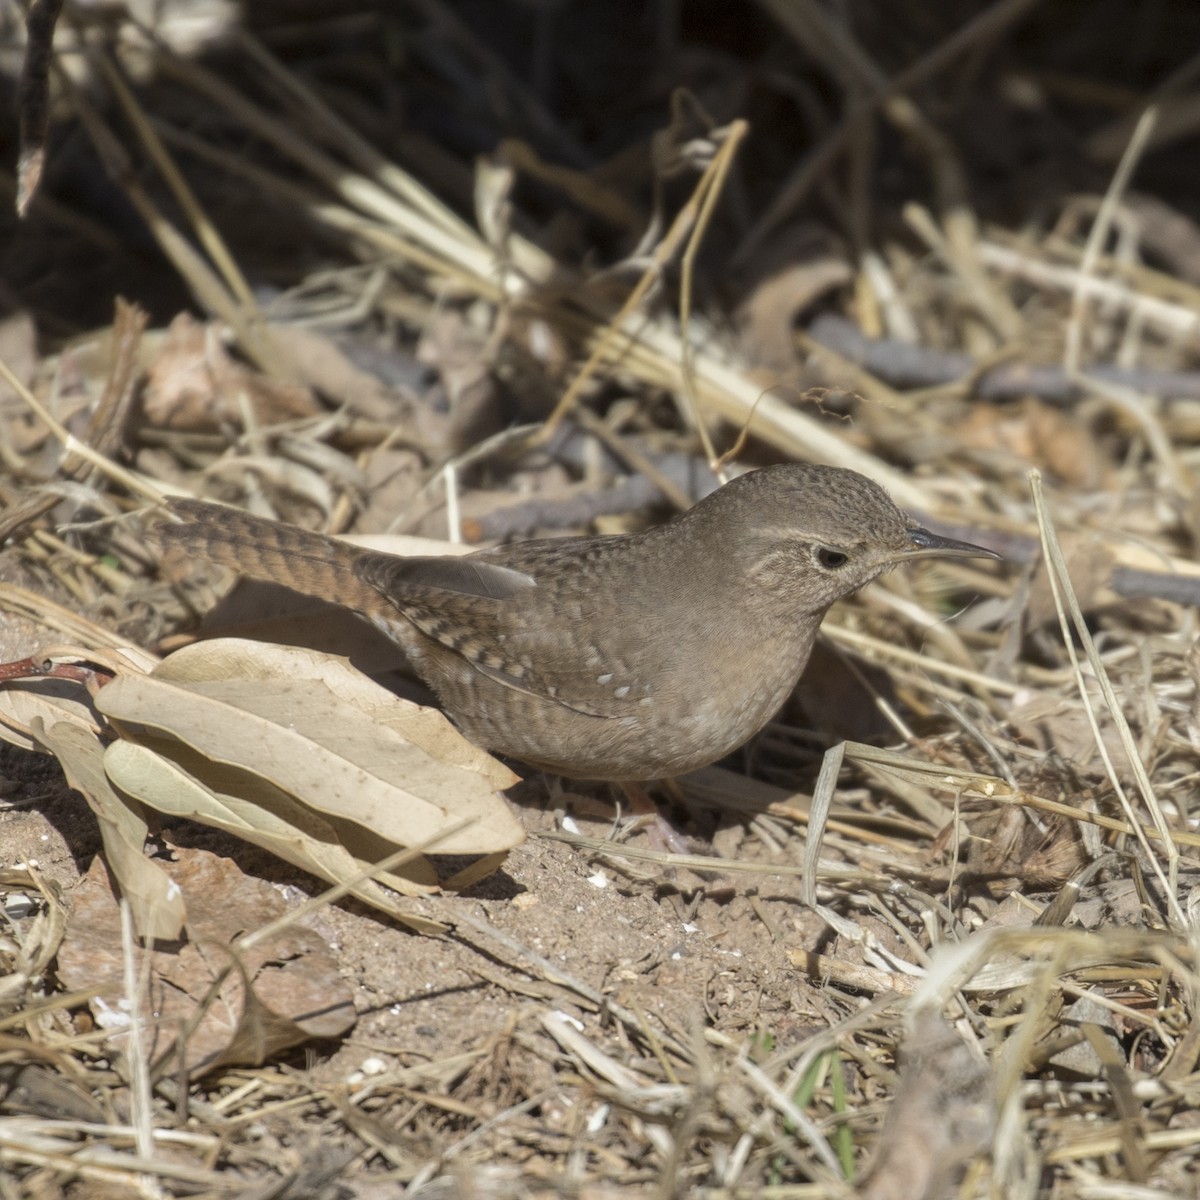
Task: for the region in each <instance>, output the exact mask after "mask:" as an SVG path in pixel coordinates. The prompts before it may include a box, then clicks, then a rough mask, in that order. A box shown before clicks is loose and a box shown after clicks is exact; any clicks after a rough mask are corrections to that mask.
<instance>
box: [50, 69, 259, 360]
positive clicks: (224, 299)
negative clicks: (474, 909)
mask: <svg viewBox="0 0 1200 1200" xmlns="http://www.w3.org/2000/svg"><path fill="white" fill-rule="evenodd" d="M56 75H57V77H58V80H59V83H60V85H61V86H62V87H63V89H64V91H66V93H67V95H68V96H69V98H70V100H71V104H72V107H73V108H74V110H75V112H76V114H77V115H78V116H79V118H80V120H81V122H82V124H83V126H84V128H85V129H86V130H87V133H88V136H89V137H90V138H91V139H92V144H93V146H94V147H95V149H96V153H97V155H98V157H99V158H100V161H101V162H102V163H103V164H104V168H105V170H106V171H107V172H108V174H109V177H110V178H111V179H112V180H113V182H114V183H116V184H117V186H118V187H120V188H121V189H122V191H123V192H124V193H125V195H126V197H127V198H128V199H129V201H130V202H131V203H132V204H133V206H134V208H136V209H137V211H138V215H139V216H140V217H141V218H142V220H143V221H145V223H146V225H147V227H148V228H149V229H150V232H151V233H152V234H153V235H154V237H155V239H156V241H157V242H158V244H159V248H160V249H161V250H162V251H163V253H164V254H165V255H166V257H167V258H168V259H169V260H170V261H171V263H172V265H173V266H174V267H175V269H176V270H177V271H178V272H179V274H180V275H181V276H182V277H183V279H184V280H185V281H186V282H187V284H188V285H189V287H190V288H191V290H192V294H193V295H194V296H195V298H196V301H197V302H198V303H199V305H200V306H201V307H202V308H203V309H205V310H206V311H207V312H208V313H210V314H211V315H212V316H215V317H217V318H219V319H220V320H222V321H224V322H225V323H226V324H227V325H228V326H229V327H230V328H231V329H232V330H233V331H234V332H235V334H236V335H237V337H238V340H239V342H240V343H241V345H242V348H243V349H244V350H245V352H246V353H247V354H248V355H249V356H250V357H252V358H253V359H254V360H255V361H256V362H258V363H259V364H260V365H262V366H264V367H265V368H267V369H270V367H271V364H272V362H273V360H274V358H275V357H276V355H275V353H274V342H273V340H269V339H267V338H266V336H265V334H266V331H265V330H264V329H263V328H261V327H259V326H257V325H255V324H254V323H252V322H250V321H248V320H247V318H246V314H245V312H244V311H243V309H242V307H241V305H240V304H238V302H237V300H236V299H235V298H234V297H233V296H232V295H231V294H230V293H229V291H228V290H227V289H226V287H225V285H224V284H223V283H222V282H221V280H220V279H219V278H218V277H217V276H216V274H215V273H214V272H213V270H212V268H211V267H209V265H208V264H207V263H206V262H205V261H204V259H203V258H202V257H201V256H200V255H199V254H198V253H197V252H196V250H195V249H194V248H193V247H192V246H191V245H190V244H189V243H188V241H187V239H186V238H184V237H183V235H182V234H181V233H180V232H179V231H178V230H177V229H176V228H175V227H174V226H173V225H172V224H171V223H170V222H169V221H168V220H167V219H166V218H165V217H164V216H163V215H162V213H161V212H160V211H159V209H158V208H157V206H156V205H155V204H154V202H153V201H152V200H151V199H150V197H149V196H148V195H147V193H146V191H145V189H144V188H143V187H142V186H141V184H140V183H139V182H138V181H137V180H136V179H135V178H134V175H133V172H132V170H131V169H130V166H129V156H128V155H127V154H126V153H125V149H124V147H123V146H122V145H121V143H120V142H119V141H118V140H117V138H116V137H115V136H114V134H113V132H112V130H111V129H109V127H108V126H107V125H106V124H105V122H104V121H103V119H102V118H101V117H100V115H99V113H98V112H97V111H96V110H95V108H94V107H93V106H92V104H91V103H90V102H89V101H88V99H87V97H86V96H85V95H84V93H83V92H82V91H81V90H80V89H79V88H78V87H76V85H75V84H74V83H73V82H72V81H71V79H70V78H69V77H68V76H67V74H66V72H65V71H63V70H61V68H59V69H56Z"/></svg>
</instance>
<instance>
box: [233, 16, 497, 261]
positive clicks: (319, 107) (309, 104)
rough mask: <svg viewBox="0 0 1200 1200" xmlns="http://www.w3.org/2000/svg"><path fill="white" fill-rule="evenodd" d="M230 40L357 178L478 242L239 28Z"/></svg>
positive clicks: (467, 228) (425, 190)
mask: <svg viewBox="0 0 1200 1200" xmlns="http://www.w3.org/2000/svg"><path fill="white" fill-rule="evenodd" d="M232 36H233V38H234V40H235V42H236V43H237V44H238V45H239V46H241V47H242V49H244V50H245V51H246V52H247V53H248V54H250V56H251V57H252V58H253V59H254V60H255V62H256V63H257V64H258V65H259V66H261V67H262V68H263V70H264V71H265V72H266V73H267V76H268V78H269V79H270V80H271V81H272V82H274V83H275V84H277V85H278V86H279V88H280V90H281V91H282V92H283V94H284V95H285V96H286V97H287V98H288V99H290V100H291V101H293V102H294V103H296V104H298V105H300V106H301V108H302V113H301V116H302V117H303V118H304V119H303V120H302V121H301V122H300V123H301V124H302V125H303V126H304V128H306V129H313V128H315V129H316V130H317V131H318V132H321V133H324V135H325V137H326V140H327V141H328V142H329V144H330V145H331V146H334V147H336V148H337V149H338V150H339V151H340V152H341V153H342V154H344V155H345V156H346V158H347V159H348V160H349V161H350V162H351V163H352V164H353V165H354V166H355V167H356V168H357V169H358V170H359V171H360V172H361V173H362V174H363V175H365V176H367V177H368V178H371V179H374V180H377V181H378V182H379V183H381V184H383V185H385V186H386V187H389V188H391V190H392V191H393V192H395V193H396V195H397V196H399V197H400V198H401V199H402V200H403V201H405V202H406V203H407V204H411V205H412V206H413V208H415V209H417V210H418V211H419V212H421V213H423V214H424V215H425V216H427V217H428V218H429V219H430V220H432V221H435V222H436V223H437V224H439V225H441V226H442V227H443V228H444V229H445V230H446V231H447V232H448V233H451V234H454V235H455V236H457V237H459V238H462V239H463V240H470V239H476V238H478V236H479V235H478V234H477V233H476V231H475V230H474V229H472V228H471V226H470V225H468V224H467V223H466V221H464V220H463V219H462V218H461V217H460V216H459V215H458V214H457V213H456V212H453V211H452V210H451V209H448V208H447V207H446V206H445V205H444V204H443V203H442V202H441V201H440V200H439V199H438V198H437V197H436V196H435V195H434V194H433V193H432V192H431V191H430V190H429V189H428V188H427V187H425V185H424V184H422V183H421V182H420V181H419V180H418V179H415V178H414V177H413V176H412V175H410V174H409V173H408V172H407V171H404V170H401V169H400V168H399V167H397V166H396V165H395V164H394V163H392V162H389V161H388V160H387V159H386V158H384V157H383V155H382V154H380V153H379V151H378V150H377V149H376V148H375V147H374V146H372V145H371V144H370V142H368V141H367V140H366V139H365V138H364V137H363V136H362V135H361V134H360V133H359V132H358V130H356V129H355V128H354V127H353V126H352V125H350V124H348V123H347V122H346V121H344V120H343V119H342V118H341V117H340V116H338V114H337V113H336V112H334V110H333V109H332V108H330V107H329V105H328V104H326V103H325V102H324V101H323V100H322V99H321V98H320V97H319V96H318V95H317V94H316V93H315V92H314V91H313V90H312V89H311V88H310V87H308V86H306V85H305V83H304V82H303V80H301V79H298V78H297V77H296V76H295V75H294V74H293V73H292V72H290V71H288V70H287V69H286V68H285V67H284V65H283V64H282V63H281V62H280V61H279V60H278V59H277V58H276V57H275V56H274V55H273V54H271V53H269V52H268V51H267V49H266V48H265V47H264V46H263V44H262V43H261V42H259V41H258V40H257V39H256V38H254V37H253V36H252V35H251V34H249V33H248V32H247V31H246V30H245V29H244V28H242V26H241V25H238V26H236V27H235V29H234V31H233V34H232Z"/></svg>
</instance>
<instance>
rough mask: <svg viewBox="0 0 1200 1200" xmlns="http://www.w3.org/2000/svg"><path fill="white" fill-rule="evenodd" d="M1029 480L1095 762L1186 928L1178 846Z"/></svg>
mask: <svg viewBox="0 0 1200 1200" xmlns="http://www.w3.org/2000/svg"><path fill="white" fill-rule="evenodd" d="M1029 483H1030V486H1031V488H1032V489H1033V502H1034V507H1035V508H1036V510H1037V516H1038V529H1039V531H1040V533H1041V535H1042V552H1043V554H1044V555H1045V557H1046V577H1047V579H1048V580H1049V582H1050V590H1051V592H1052V593H1053V594H1054V606H1055V608H1056V609H1057V611H1058V619H1059V624H1060V626H1061V628H1062V634H1063V642H1064V644H1065V646H1066V650H1067V654H1068V656H1069V657H1070V659H1071V662H1072V664H1073V665H1074V666H1075V675H1076V680H1077V682H1078V685H1079V695H1080V699H1081V700H1082V701H1083V708H1084V712H1085V713H1086V714H1087V718H1088V724H1089V725H1090V726H1091V729H1092V737H1093V739H1094V740H1095V743H1096V748H1097V750H1098V751H1099V753H1100V758H1101V761H1102V762H1103V763H1104V768H1105V771H1106V772H1107V773H1108V778H1109V782H1110V783H1111V784H1112V786H1113V789H1114V791H1115V793H1116V796H1117V799H1118V800H1119V802H1120V804H1121V808H1122V810H1123V811H1124V813H1125V817H1126V820H1127V821H1128V822H1129V824H1130V825H1131V826H1133V829H1134V832H1135V836H1136V837H1137V840H1138V843H1139V845H1140V846H1141V847H1142V851H1143V853H1144V854H1145V855H1146V857H1147V859H1148V860H1149V862H1150V865H1151V867H1152V869H1153V870H1154V874H1155V875H1156V876H1157V877H1158V881H1159V883H1160V884H1161V885H1162V887H1163V890H1164V892H1165V893H1166V901H1167V908H1168V910H1169V912H1170V914H1171V920H1172V923H1173V924H1174V927H1175V929H1177V930H1183V929H1187V928H1188V923H1187V919H1186V918H1185V916H1184V913H1183V909H1182V907H1181V906H1180V903H1179V897H1178V896H1177V895H1176V890H1177V888H1178V884H1179V847H1178V846H1177V845H1176V844H1175V842H1174V840H1173V839H1172V836H1171V829H1170V827H1169V826H1168V825H1167V822H1166V818H1165V817H1164V816H1163V812H1162V809H1161V807H1160V806H1159V803H1158V798H1157V796H1156V795H1155V794H1154V786H1153V784H1152V783H1151V782H1150V776H1149V775H1148V774H1147V772H1146V767H1145V764H1144V763H1143V762H1142V758H1141V755H1140V754H1139V753H1138V749H1137V744H1136V743H1135V742H1134V739H1133V733H1132V732H1131V731H1130V728H1129V722H1128V721H1126V719H1125V714H1124V713H1123V712H1122V711H1121V706H1120V704H1119V703H1118V702H1117V696H1116V693H1115V692H1114V691H1113V686H1112V681H1111V680H1110V679H1109V677H1108V672H1107V671H1106V670H1105V669H1104V664H1103V663H1102V662H1101V661H1100V655H1099V654H1098V653H1097V651H1096V644H1095V642H1094V641H1093V640H1092V635H1091V632H1090V631H1089V630H1088V627H1087V622H1086V621H1084V619H1083V613H1082V611H1081V610H1080V608H1079V601H1078V600H1077V599H1076V596H1075V590H1074V588H1073V587H1072V586H1071V580H1070V576H1069V575H1068V573H1067V564H1066V560H1065V559H1064V558H1063V553H1062V547H1061V546H1060V545H1059V543H1058V535H1057V534H1056V533H1055V531H1054V527H1053V526H1052V525H1051V524H1050V519H1049V516H1048V514H1047V512H1046V506H1045V499H1044V497H1043V495H1042V479H1041V473H1040V472H1039V471H1030V472H1029ZM1064 602H1065V603H1064ZM1068 609H1069V610H1070V619H1069V620H1068V617H1067V610H1068ZM1072 625H1074V627H1075V632H1076V633H1077V634H1078V636H1079V640H1080V642H1081V643H1082V644H1083V648H1084V652H1085V654H1086V655H1087V659H1088V662H1089V663H1090V665H1091V668H1092V671H1093V673H1094V675H1095V678H1096V680H1097V682H1098V683H1099V684H1100V691H1101V693H1102V694H1103V696H1104V702H1105V704H1106V705H1107V707H1108V710H1109V716H1110V717H1111V718H1112V721H1113V724H1114V725H1115V726H1116V729H1117V733H1118V736H1119V737H1120V739H1121V745H1122V747H1123V748H1124V750H1125V754H1126V756H1127V757H1128V759H1129V765H1130V767H1131V768H1132V770H1133V777H1134V779H1135V780H1136V782H1137V785H1138V790H1139V791H1140V792H1141V795H1142V800H1143V802H1144V803H1145V805H1146V808H1147V809H1148V810H1149V813H1150V818H1151V820H1152V821H1153V822H1154V828H1155V829H1156V831H1157V832H1158V837H1159V839H1160V840H1161V841H1162V843H1163V848H1164V850H1165V853H1166V856H1167V874H1165V875H1164V873H1163V870H1162V867H1161V865H1160V864H1159V861H1158V858H1157V857H1156V856H1155V854H1154V852H1153V850H1152V848H1151V846H1150V841H1149V839H1148V838H1147V837H1146V834H1145V832H1144V831H1143V829H1142V826H1141V824H1140V823H1139V822H1138V820H1137V815H1136V814H1135V813H1134V811H1133V805H1132V803H1131V802H1130V800H1129V797H1128V796H1127V795H1126V792H1125V789H1124V787H1122V785H1121V781H1120V779H1119V778H1118V776H1117V772H1116V768H1115V767H1114V766H1113V762H1112V759H1111V757H1110V756H1109V753H1108V747H1107V746H1106V745H1105V744H1104V738H1103V736H1102V735H1101V733H1100V725H1099V722H1098V721H1097V719H1096V713H1095V709H1094V707H1093V705H1092V701H1091V697H1090V696H1089V695H1088V689H1087V684H1086V683H1085V682H1084V678H1083V672H1082V671H1081V670H1080V669H1079V662H1078V656H1077V655H1076V652H1075V643H1074V640H1073V639H1072V637H1071V626H1072Z"/></svg>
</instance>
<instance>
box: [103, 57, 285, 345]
mask: <svg viewBox="0 0 1200 1200" xmlns="http://www.w3.org/2000/svg"><path fill="white" fill-rule="evenodd" d="M99 63H100V67H101V69H102V71H103V72H104V77H105V79H106V80H107V81H108V85H109V87H111V88H112V90H113V92H114V93H115V95H116V97H117V100H118V102H119V103H120V105H121V108H122V109H123V110H124V112H125V115H126V116H127V117H128V118H129V123H130V124H131V125H132V126H133V129H134V132H135V133H136V134H137V135H138V137H139V138H140V139H141V142H142V145H143V146H144V147H145V148H146V151H147V153H148V154H149V155H150V157H151V159H153V161H154V165H155V166H156V167H157V168H158V170H159V172H160V174H161V175H162V177H163V179H164V180H165V182H166V184H167V187H168V188H170V190H171V194H172V195H173V196H174V197H175V200H176V202H177V203H178V204H179V207H180V208H181V209H182V210H183V212H184V214H185V215H186V216H187V218H188V220H189V221H190V222H191V225H192V229H193V230H194V231H195V233H196V237H197V238H198V239H199V241H200V245H201V246H203V247H204V249H205V251H206V252H207V253H208V256H209V258H211V259H212V261H213V263H214V264H215V265H216V267H217V270H219V271H220V272H221V275H222V276H223V277H224V279H225V285H226V286H227V287H228V288H229V290H230V291H231V292H232V293H233V295H234V296H235V297H236V299H237V300H238V302H239V303H240V304H241V305H242V306H243V307H244V308H245V309H246V310H247V314H248V317H249V319H251V320H255V321H257V322H258V323H259V324H262V323H263V316H262V313H261V312H260V311H259V308H258V303H257V301H256V300H255V299H254V293H253V292H252V291H251V290H250V285H249V284H248V283H247V282H246V278H245V276H244V275H243V274H242V272H241V270H240V268H239V267H238V265H237V263H236V262H235V261H234V258H233V255H231V254H230V253H229V250H228V248H227V247H226V245H225V242H224V240H223V239H222V237H221V235H220V233H218V232H217V230H216V228H215V227H214V225H213V223H212V221H211V220H209V217H208V214H207V213H206V212H205V211H204V208H203V207H202V205H201V204H200V202H199V201H198V200H197V199H196V194H195V193H194V192H193V191H192V189H191V188H190V187H189V186H188V184H187V180H186V179H184V177H183V173H182V172H181V171H180V170H179V168H178V167H177V166H176V165H175V160H174V159H173V158H172V157H171V156H170V155H169V154H168V153H167V150H166V147H165V146H164V145H163V144H162V142H161V140H160V139H159V138H158V136H157V135H156V134H155V132H154V127H153V125H152V124H151V122H150V120H149V119H148V118H147V116H146V113H145V111H144V110H143V109H142V107H141V105H140V104H138V102H137V100H136V99H135V98H134V95H133V92H132V91H131V90H130V88H129V85H128V83H127V82H126V79H125V74H124V72H123V71H122V70H121V69H120V68H119V67H118V65H117V64H116V62H114V61H113V59H112V57H111V56H110V55H109V54H107V53H101V54H100V55H99Z"/></svg>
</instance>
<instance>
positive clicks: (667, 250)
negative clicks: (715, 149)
mask: <svg viewBox="0 0 1200 1200" xmlns="http://www.w3.org/2000/svg"><path fill="white" fill-rule="evenodd" d="M738 124H741V125H742V128H741V133H739V134H736V135H735V133H734V132H733V127H731V132H730V134H729V139H728V142H727V145H728V143H729V142H732V143H733V145H734V147H735V148H736V144H737V141H739V140H740V137H741V135H742V134H744V132H745V126H744V124H742V123H738ZM726 169H727V166H726V159H725V156H723V155H722V154H718V155H716V156H715V157H714V158H713V160H712V162H710V163H709V164H708V166H707V167H706V168H705V171H704V174H703V175H701V177H700V180H699V182H698V183H697V184H696V187H695V189H694V190H693V191H692V194H691V196H689V197H688V201H687V203H686V204H685V205H684V206H683V208H681V209H680V210H679V212H678V213H677V214H676V216H675V220H674V221H673V222H672V223H671V228H670V229H669V230H668V231H667V234H666V236H665V237H664V238H663V239H662V241H661V242H659V244H658V245H657V246H656V247H655V248H654V253H653V255H652V256H651V260H650V264H649V265H648V266H647V267H646V269H645V271H643V272H642V277H641V278H640V279H639V280H638V281H637V283H636V284H635V285H634V288H633V291H631V292H630V293H629V296H628V297H627V298H626V300H625V303H624V304H622V305H621V307H620V309H619V310H618V312H617V314H616V316H614V317H613V318H612V320H611V321H609V322H608V324H607V327H606V329H605V331H604V333H603V334H602V335H601V336H600V338H599V340H598V341H597V343H596V346H595V348H594V349H593V350H592V352H591V354H590V355H589V356H588V358H587V361H586V362H585V363H584V364H583V366H582V367H580V369H579V371H578V372H577V373H576V375H575V378H574V379H572V380H571V382H570V384H569V385H568V387H567V390H566V391H565V392H563V394H562V397H561V398H560V399H559V401H558V403H557V404H556V405H555V406H554V410H553V412H551V413H550V415H549V416H548V417H547V418H546V420H545V422H544V423H543V424H542V428H541V430H540V432H539V433H538V434H537V435H536V436H535V437H534V438H533V439H532V440H531V444H532V445H543V444H544V443H545V442H547V441H548V440H549V439H550V438H551V437H553V436H554V434H555V432H556V431H557V429H558V427H559V425H560V424H561V423H562V420H563V418H564V417H565V416H566V415H567V413H569V412H570V411H571V410H572V409H573V408H574V407H575V404H576V402H577V401H578V399H579V395H580V393H581V392H582V391H583V388H584V385H585V384H586V383H587V382H588V380H589V379H591V377H592V376H593V375H594V374H595V373H596V370H597V368H598V367H599V366H600V364H601V362H603V361H605V360H606V359H609V358H610V350H611V347H612V345H613V343H615V342H616V341H618V339H621V338H627V337H629V336H631V335H628V334H626V333H625V324H626V322H627V321H628V320H629V319H630V318H631V317H632V316H633V314H634V313H635V312H636V311H637V309H638V306H639V305H640V304H641V302H642V300H643V299H645V297H646V294H647V293H648V292H649V291H650V288H651V287H652V286H653V285H654V284H655V283H657V282H658V281H659V279H660V278H661V277H662V274H663V271H664V270H665V269H666V267H667V264H668V263H669V262H670V261H671V260H672V259H673V258H674V257H675V252H676V251H677V250H678V249H679V246H680V245H681V244H682V242H683V239H684V238H685V237H686V236H687V235H688V234H689V233H690V232H691V231H692V229H693V228H694V227H695V226H696V225H697V222H698V220H699V218H700V215H701V214H702V213H703V212H704V211H705V200H706V198H707V197H708V196H709V194H710V192H711V190H712V187H713V184H714V182H715V181H717V180H718V179H720V180H723V179H724V178H725V173H726ZM688 336H689V335H688V330H687V327H686V326H684V327H683V329H682V330H681V331H680V348H681V353H682V354H683V356H684V364H685V370H686V363H687V350H686V349H684V347H686V345H687V340H688ZM616 357H618V356H617V355H616V354H613V355H612V356H611V358H612V359H615V358H616ZM610 361H611V359H610ZM693 403H694V401H693ZM693 419H696V417H695V413H693ZM697 424H698V425H699V422H698V421H697ZM701 436H702V437H703V438H705V440H706V447H705V448H706V450H708V451H709V454H710V459H711V458H712V457H713V456H712V453H711V446H708V445H707V436H706V435H705V434H704V433H703V431H702V432H701Z"/></svg>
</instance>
